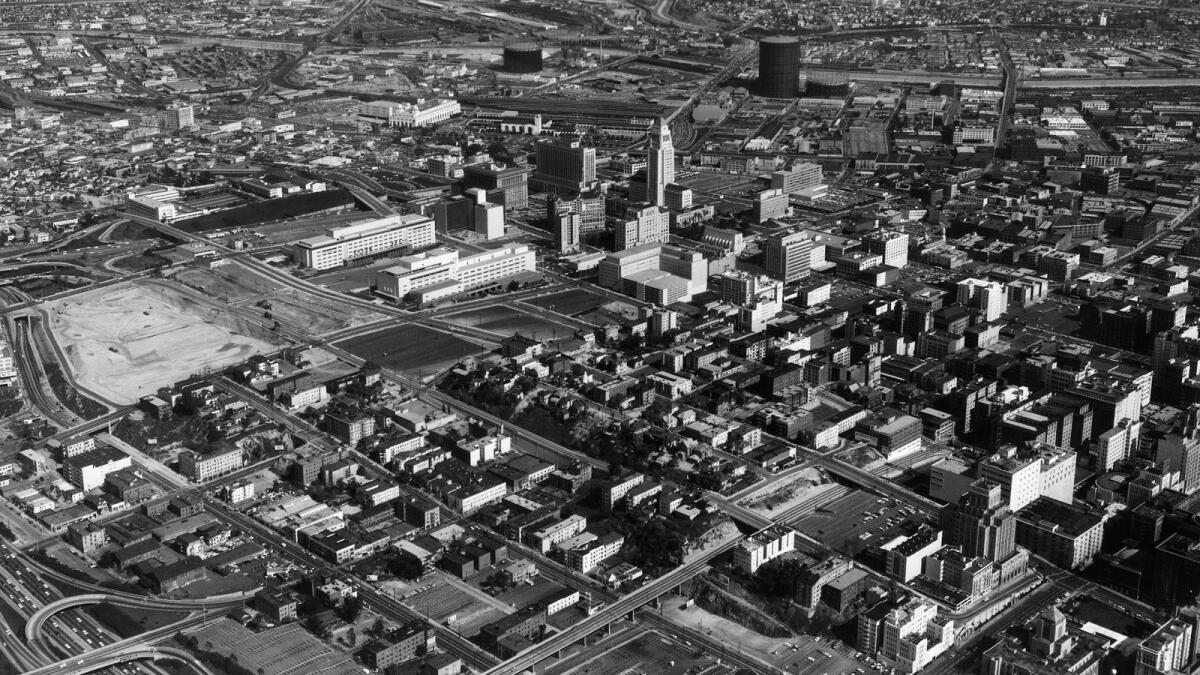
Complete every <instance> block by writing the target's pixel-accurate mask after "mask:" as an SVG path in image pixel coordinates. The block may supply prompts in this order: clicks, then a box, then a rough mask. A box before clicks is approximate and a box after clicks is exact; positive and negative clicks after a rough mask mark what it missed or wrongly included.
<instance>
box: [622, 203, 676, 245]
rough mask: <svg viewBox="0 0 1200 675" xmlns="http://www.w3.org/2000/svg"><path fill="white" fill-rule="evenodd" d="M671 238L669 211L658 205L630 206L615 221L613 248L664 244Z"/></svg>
mask: <svg viewBox="0 0 1200 675" xmlns="http://www.w3.org/2000/svg"><path fill="white" fill-rule="evenodd" d="M670 238H671V213H670V212H669V211H667V210H666V209H665V208H662V207H660V206H653V205H650V204H643V205H641V206H631V207H629V209H627V210H626V212H625V218H624V220H623V221H622V222H620V223H617V236H616V244H615V246H614V248H615V249H616V250H618V251H623V250H625V249H627V248H633V247H635V246H641V245H643V244H665V243H666V242H667V241H668V240H669V239H670Z"/></svg>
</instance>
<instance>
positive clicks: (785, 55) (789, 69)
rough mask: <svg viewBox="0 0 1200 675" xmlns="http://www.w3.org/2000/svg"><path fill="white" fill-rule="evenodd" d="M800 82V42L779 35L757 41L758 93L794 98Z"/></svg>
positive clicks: (771, 96)
mask: <svg viewBox="0 0 1200 675" xmlns="http://www.w3.org/2000/svg"><path fill="white" fill-rule="evenodd" d="M799 81H800V40H798V39H796V38H794V37H788V36H785V35H779V36H775V37H765V38H763V39H761V40H759V41H758V93H759V95H760V96H765V97H767V98H794V97H795V96H796V91H797V88H798V86H799V84H798V83H799Z"/></svg>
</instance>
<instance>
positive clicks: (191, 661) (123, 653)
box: [24, 616, 215, 675]
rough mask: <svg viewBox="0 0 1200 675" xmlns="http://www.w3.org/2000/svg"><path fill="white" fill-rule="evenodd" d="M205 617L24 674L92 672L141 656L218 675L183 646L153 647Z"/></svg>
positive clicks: (157, 630)
mask: <svg viewBox="0 0 1200 675" xmlns="http://www.w3.org/2000/svg"><path fill="white" fill-rule="evenodd" d="M206 620H207V617H206V616H199V617H189V618H187V619H184V620H182V621H177V622H175V623H172V624H169V625H166V626H163V627H162V628H159V629H156V630H153V631H150V632H148V633H143V634H141V635H137V636H135V637H131V638H126V639H125V640H121V641H120V642H114V643H113V644H111V645H107V646H104V647H100V648H99V649H94V650H92V651H90V652H88V653H87V654H84V655H82V656H72V657H70V658H66V659H63V660H61V661H57V662H55V663H51V664H48V665H45V666H42V667H40V668H35V669H33V670H29V671H26V672H25V673H24V675H59V674H61V673H70V675H79V674H80V673H93V672H96V671H98V670H103V669H105V668H109V667H112V666H115V665H119V664H122V663H128V662H130V661H134V660H138V659H155V660H157V659H162V658H169V659H174V660H176V661H182V662H184V663H186V664H188V665H189V666H191V667H193V668H195V669H196V672H199V673H204V674H205V675H215V674H214V673H213V672H212V671H211V670H209V669H208V667H207V666H205V665H204V664H203V663H202V662H201V661H200V660H199V659H197V658H196V657H195V656H192V655H191V654H190V653H188V652H186V651H184V650H182V649H175V648H173V647H155V646H153V643H154V642H156V641H158V640H162V639H164V638H167V637H170V636H172V635H174V634H175V633H177V632H179V631H180V630H182V629H184V628H190V627H191V626H194V625H196V624H197V623H202V622H203V621H206Z"/></svg>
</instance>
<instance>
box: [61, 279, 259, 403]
mask: <svg viewBox="0 0 1200 675" xmlns="http://www.w3.org/2000/svg"><path fill="white" fill-rule="evenodd" d="M47 310H48V312H49V314H50V324H49V327H50V330H51V332H52V333H53V334H54V338H55V339H56V340H57V341H58V343H59V344H60V345H61V346H62V348H63V351H64V352H65V353H66V355H67V359H68V361H69V363H68V364H67V365H68V366H69V367H70V368H71V371H72V373H74V375H75V378H76V379H78V380H79V383H80V384H82V385H84V386H86V387H88V388H90V389H92V390H94V391H95V392H96V393H98V394H100V395H102V396H104V397H106V398H109V399H111V400H112V401H114V402H119V403H132V402H133V401H135V400H137V398H138V397H139V396H144V395H146V394H149V393H153V392H154V391H155V390H156V389H158V388H159V387H161V386H164V385H169V384H173V383H175V382H176V381H178V380H181V379H183V378H185V377H187V376H189V375H191V374H193V373H198V372H200V371H202V370H204V369H206V368H222V367H224V366H228V365H231V364H234V363H237V362H239V361H242V360H244V359H246V358H247V357H249V356H251V355H252V354H257V353H262V352H268V351H272V350H274V349H276V344H275V343H274V342H273V341H271V339H270V337H269V336H268V335H266V334H264V333H263V332H262V331H261V329H259V328H257V327H255V326H251V325H247V324H246V323H245V322H243V321H241V320H239V319H237V318H235V317H232V316H230V315H229V314H228V313H227V312H223V311H221V309H220V308H219V307H217V306H211V305H206V304H202V303H198V302H197V301H195V300H194V299H192V298H190V297H188V296H185V295H183V294H182V293H179V292H177V291H174V290H172V289H171V288H169V287H167V286H164V285H161V284H147V283H142V282H131V283H124V284H119V285H116V286H109V287H107V288H103V289H99V290H96V291H92V292H89V293H83V294H80V295H75V296H72V297H70V298H69V299H66V300H60V301H58V302H55V303H52V304H50V305H48V306H47Z"/></svg>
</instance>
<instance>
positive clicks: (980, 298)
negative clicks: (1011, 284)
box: [957, 279, 1008, 321]
mask: <svg viewBox="0 0 1200 675" xmlns="http://www.w3.org/2000/svg"><path fill="white" fill-rule="evenodd" d="M957 288H958V304H960V305H963V306H966V307H972V308H974V309H978V310H979V311H980V312H981V313H982V314H983V320H984V321H996V320H998V319H999V318H1000V317H1001V316H1002V315H1003V314H1004V312H1005V311H1007V310H1008V292H1007V291H1006V289H1005V288H1004V284H1002V283H1000V282H999V281H984V280H983V279H963V280H962V281H960V282H958V286H957Z"/></svg>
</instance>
